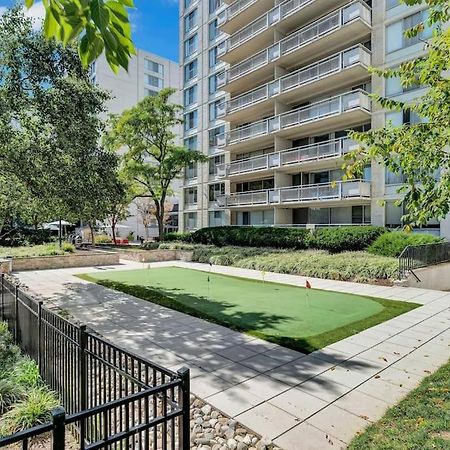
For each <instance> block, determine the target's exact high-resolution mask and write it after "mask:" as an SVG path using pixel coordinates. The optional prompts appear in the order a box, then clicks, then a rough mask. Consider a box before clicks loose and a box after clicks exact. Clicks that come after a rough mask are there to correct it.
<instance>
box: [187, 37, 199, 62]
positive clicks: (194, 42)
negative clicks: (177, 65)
mask: <svg viewBox="0 0 450 450" xmlns="http://www.w3.org/2000/svg"><path fill="white" fill-rule="evenodd" d="M197 49H198V35H197V33H196V34H194V36H192V37H190V38H189V39H186V40H185V41H184V57H185V58H189V56H191V55H193V54H194V53H195V52H196V51H197Z"/></svg>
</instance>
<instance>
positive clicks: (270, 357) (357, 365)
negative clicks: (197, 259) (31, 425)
mask: <svg viewBox="0 0 450 450" xmlns="http://www.w3.org/2000/svg"><path fill="white" fill-rule="evenodd" d="M123 263H124V264H123V265H121V266H115V267H114V266H112V267H100V268H99V267H97V268H88V269H61V270H46V271H39V272H22V273H19V274H18V276H19V278H20V279H21V281H22V282H23V283H25V284H27V285H28V286H29V287H30V289H31V290H32V291H35V292H36V293H39V294H41V295H43V296H45V297H48V298H49V300H51V301H52V302H53V303H55V304H56V305H58V306H60V307H62V308H64V309H67V310H69V311H70V312H71V313H72V314H73V316H74V317H76V318H77V319H79V320H80V321H83V322H85V323H87V324H88V325H90V326H91V327H93V328H94V329H96V330H97V331H99V332H100V333H102V334H103V335H104V336H105V337H107V338H109V339H111V340H114V342H116V343H118V344H119V345H122V346H124V347H126V348H129V349H131V350H134V351H135V352H139V354H141V355H144V356H146V357H148V358H149V359H151V360H153V361H155V362H158V363H161V364H164V365H165V366H168V367H170V368H179V367H180V366H182V365H188V366H189V367H190V368H191V373H192V378H193V379H192V391H193V392H194V393H195V394H197V395H198V396H200V397H202V398H204V399H206V401H208V402H209V403H211V404H212V405H214V406H215V407H216V408H218V409H220V410H222V411H223V412H224V413H226V414H228V415H230V416H232V417H235V418H236V419H237V420H239V421H240V422H241V423H243V424H244V425H246V426H248V427H249V428H250V429H252V430H254V431H256V432H257V433H260V434H261V435H263V436H266V437H269V438H270V439H272V440H273V441H274V442H275V444H277V445H279V446H280V447H282V448H284V449H285V450H291V449H292V450H309V449H314V450H317V449H326V448H328V447H330V448H333V449H338V448H345V446H346V443H348V442H349V441H350V440H351V438H352V436H354V435H355V433H357V432H358V431H360V430H362V429H363V428H364V427H365V426H366V425H368V424H369V423H371V422H373V421H375V420H377V419H378V418H379V417H381V416H382V415H383V413H384V412H385V410H386V408H388V407H389V406H390V405H393V404H395V403H397V402H398V400H399V399H400V398H401V397H403V396H404V395H406V394H407V392H408V391H410V390H411V389H413V388H414V387H415V386H417V385H418V384H419V382H420V380H421V379H422V378H423V377H425V376H426V375H428V374H429V373H431V372H433V371H434V370H436V369H437V368H438V367H439V366H440V365H442V364H443V363H445V362H446V361H447V360H448V358H449V357H450V293H446V292H441V291H432V290H422V289H415V288H402V287H384V286H372V285H363V284H358V283H347V282H338V281H330V280H319V279H316V280H315V279H311V278H309V280H311V282H312V284H313V287H315V288H320V289H327V290H333V291H341V292H352V293H357V294H363V295H364V294H366V295H371V296H375V297H382V298H391V299H397V300H402V301H412V302H416V303H420V304H422V305H423V306H422V307H420V308H418V309H415V310H413V311H410V312H408V313H406V314H403V315H402V316H400V317H397V318H394V319H391V320H389V321H387V322H384V323H383V324H380V325H377V326H375V327H373V328H370V329H368V330H366V331H363V332H361V333H359V334H357V335H354V336H352V337H349V338H347V339H344V340H342V341H340V342H337V343H335V344H332V345H330V346H328V347H326V348H324V349H322V350H319V351H316V352H314V353H311V354H309V355H303V354H302V353H299V352H296V351H292V350H289V349H286V348H283V347H280V346H278V345H276V344H272V343H268V342H265V341H262V340H260V339H256V338H253V337H251V336H247V335H245V334H242V333H238V332H235V331H232V330H229V329H227V328H225V327H221V326H218V325H215V324H211V323H209V322H205V321H204V320H201V319H197V318H194V317H191V316H188V315H185V314H182V313H180V312H176V311H173V310H170V309H167V308H163V307H160V306H158V305H154V304H152V303H148V302H145V301H142V300H139V299H136V298H134V297H131V296H129V295H125V294H122V293H119V292H115V291H112V290H110V289H106V288H104V287H102V286H98V285H95V284H91V283H87V282H85V281H82V280H80V279H78V278H76V277H74V276H73V274H75V273H83V272H90V271H91V272H92V271H98V270H124V269H134V268H141V267H148V265H147V264H144V265H143V264H140V263H134V262H125V261H123ZM164 265H176V266H180V267H190V268H196V269H200V270H205V271H206V270H209V267H208V266H207V265H202V264H195V263H182V262H173V263H157V264H152V267H156V266H164ZM150 270H151V269H150ZM213 271H214V272H218V273H225V274H231V275H238V276H244V277H250V278H255V279H260V278H261V274H260V273H259V272H258V271H252V270H243V269H236V268H230V267H221V266H215V267H213ZM265 279H266V280H267V281H279V282H283V283H287V284H293V285H300V286H304V283H305V278H303V277H298V276H293V275H281V274H273V273H267V274H266V275H265Z"/></svg>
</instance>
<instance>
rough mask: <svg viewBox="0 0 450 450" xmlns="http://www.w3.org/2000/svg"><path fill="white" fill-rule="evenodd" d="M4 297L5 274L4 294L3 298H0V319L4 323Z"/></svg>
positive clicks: (2, 294)
mask: <svg viewBox="0 0 450 450" xmlns="http://www.w3.org/2000/svg"><path fill="white" fill-rule="evenodd" d="M4 295H5V274H4V273H2V293H1V297H0V302H1V303H0V318H1V320H2V322H3V320H4V313H3V309H4V304H5V303H4Z"/></svg>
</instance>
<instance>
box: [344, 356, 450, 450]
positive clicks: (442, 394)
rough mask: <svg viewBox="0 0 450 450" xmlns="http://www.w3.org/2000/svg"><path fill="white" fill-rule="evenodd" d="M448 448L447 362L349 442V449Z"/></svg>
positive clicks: (449, 379) (449, 374)
mask: <svg viewBox="0 0 450 450" xmlns="http://www.w3.org/2000/svg"><path fill="white" fill-rule="evenodd" d="M449 448H450V362H448V363H447V364H445V365H443V366H442V367H441V368H440V369H439V370H438V371H437V372H435V373H434V374H432V375H430V376H428V377H427V378H425V379H424V380H423V381H422V383H421V384H420V386H419V387H418V388H416V389H415V390H414V391H412V392H410V393H409V394H408V395H407V396H406V397H405V398H404V399H403V400H402V401H401V402H400V403H399V404H397V405H396V406H394V407H392V408H390V409H389V410H388V411H387V413H386V414H385V415H384V417H383V418H381V419H380V420H379V421H378V422H376V423H374V424H373V425H370V426H369V427H368V428H367V429H366V430H365V431H364V432H363V433H362V434H360V435H359V436H357V437H355V438H354V439H353V441H352V442H351V443H350V445H349V447H348V449H349V450H405V449H417V450H419V449H420V450H431V449H441V450H444V449H447V450H448V449H449Z"/></svg>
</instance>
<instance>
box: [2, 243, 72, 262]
mask: <svg viewBox="0 0 450 450" xmlns="http://www.w3.org/2000/svg"><path fill="white" fill-rule="evenodd" d="M74 251H75V247H74V246H73V245H72V244H69V243H67V242H64V243H63V245H62V247H61V248H60V247H59V244H42V245H33V246H30V247H27V246H24V247H0V257H1V258H4V257H5V256H12V257H13V258H25V257H31V256H56V255H64V254H66V253H73V252H74Z"/></svg>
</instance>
